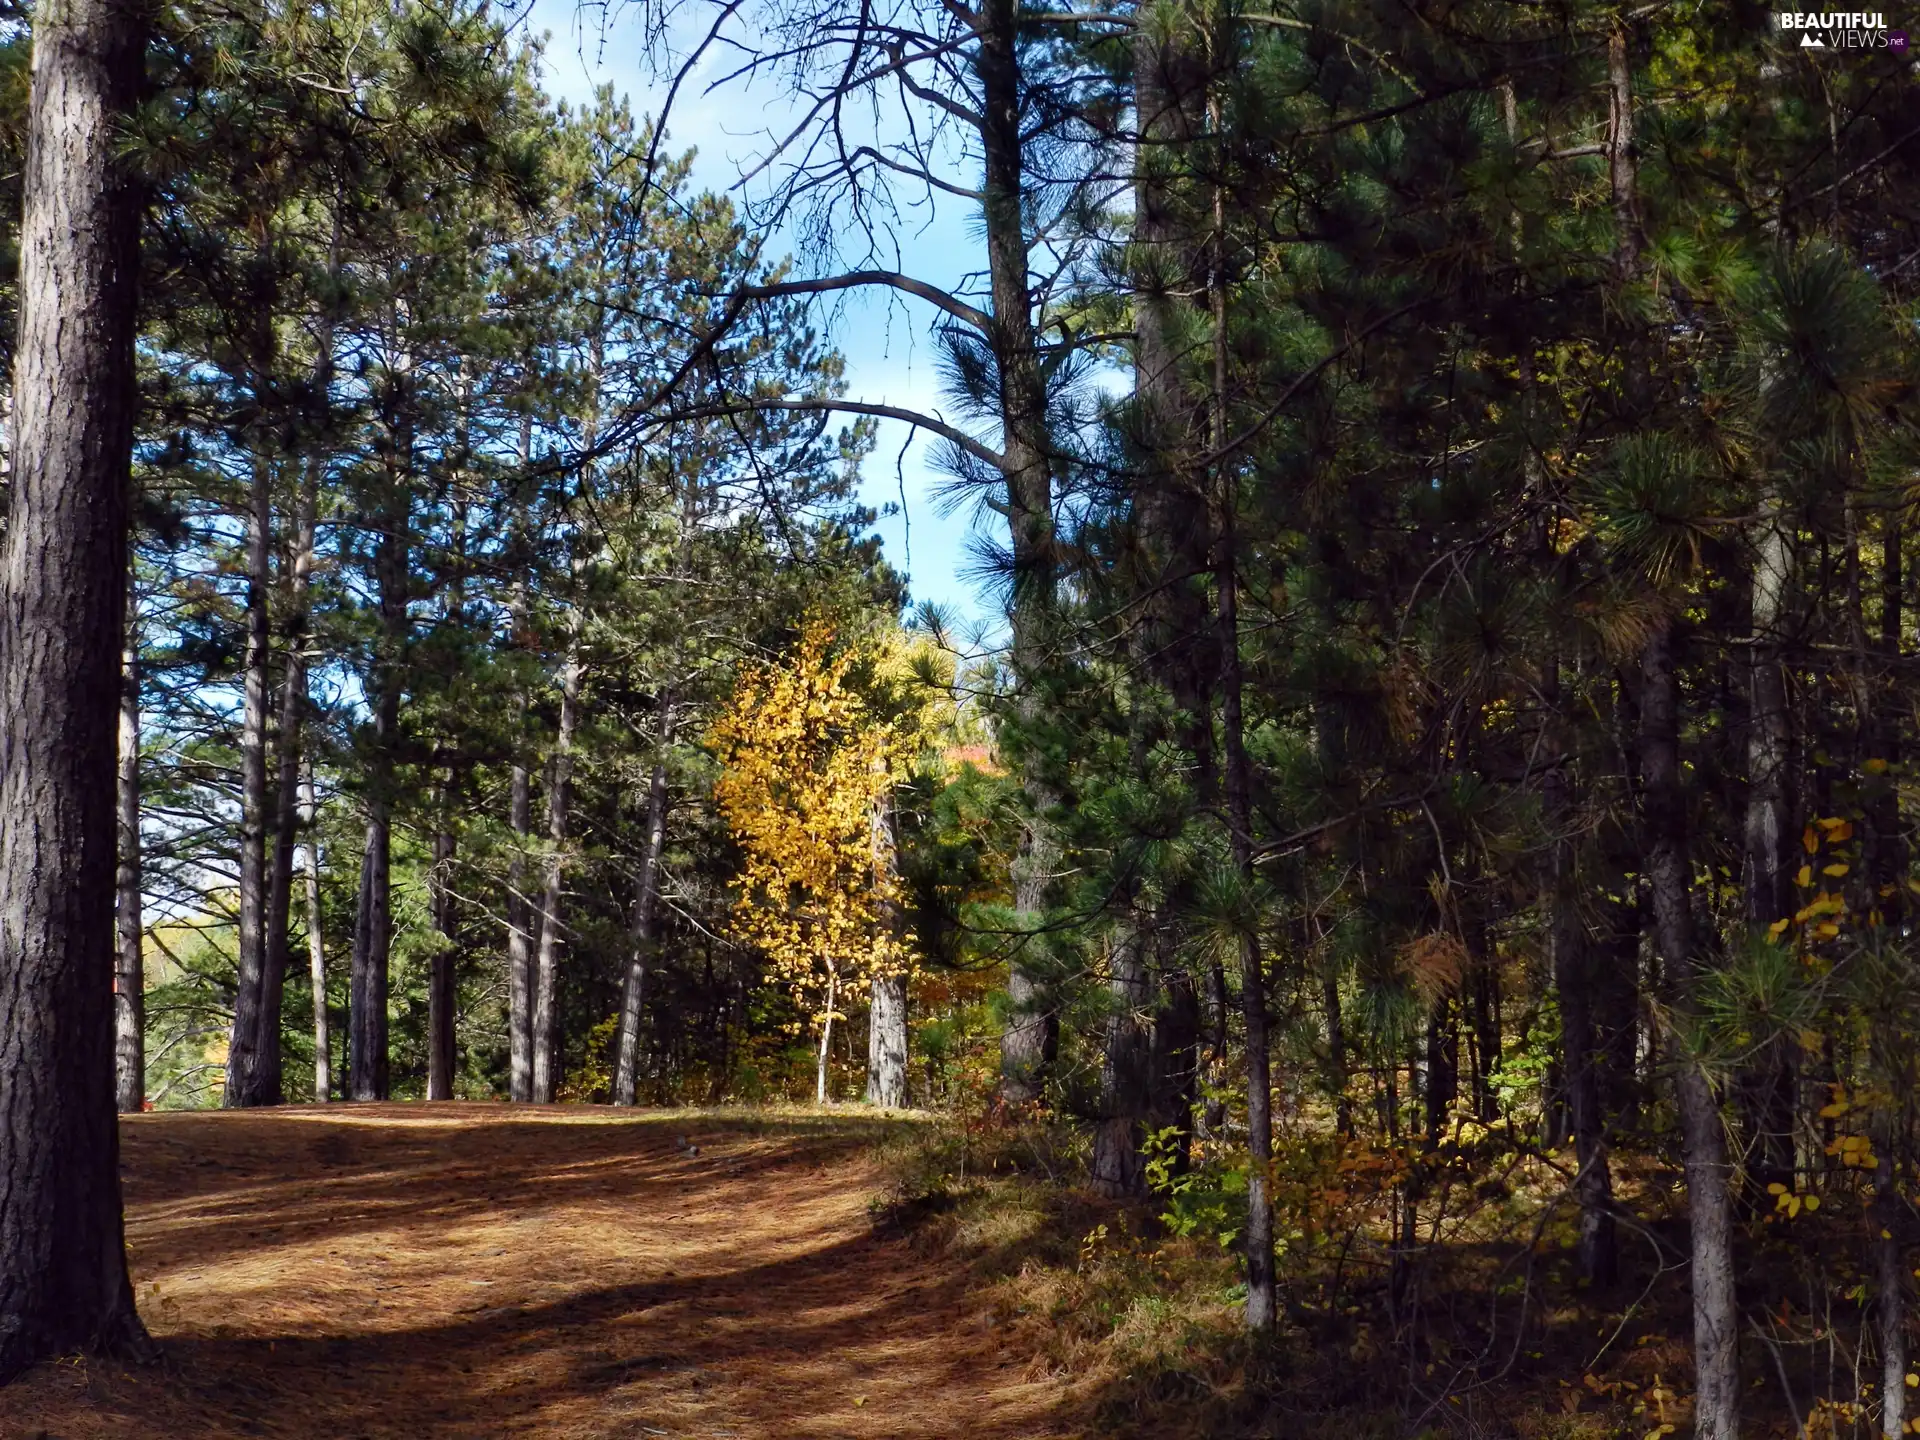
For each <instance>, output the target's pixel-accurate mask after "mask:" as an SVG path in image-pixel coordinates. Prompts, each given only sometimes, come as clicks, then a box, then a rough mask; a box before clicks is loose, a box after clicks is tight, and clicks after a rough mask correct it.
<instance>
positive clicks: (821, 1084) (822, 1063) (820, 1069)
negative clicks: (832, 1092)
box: [813, 961, 840, 1105]
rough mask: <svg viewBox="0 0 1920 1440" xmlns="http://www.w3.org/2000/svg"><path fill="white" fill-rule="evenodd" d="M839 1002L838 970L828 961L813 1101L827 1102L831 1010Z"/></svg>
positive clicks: (831, 1029) (820, 1103) (815, 1065)
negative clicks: (825, 1006)
mask: <svg viewBox="0 0 1920 1440" xmlns="http://www.w3.org/2000/svg"><path fill="white" fill-rule="evenodd" d="M839 1003H840V971H839V969H838V968H837V967H836V966H835V965H834V964H833V963H832V962H831V961H829V962H828V964H827V1009H826V1013H825V1014H824V1015H822V1016H821V1017H820V1049H819V1051H818V1052H817V1053H816V1055H815V1057H814V1058H815V1064H814V1072H813V1103H814V1104H816V1105H824V1104H826V1103H827V1056H828V1054H829V1052H830V1051H831V1048H832V1045H833V1012H834V1008H835V1007H836V1006H837V1005H838V1004H839Z"/></svg>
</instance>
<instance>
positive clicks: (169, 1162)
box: [0, 1105, 1080, 1440]
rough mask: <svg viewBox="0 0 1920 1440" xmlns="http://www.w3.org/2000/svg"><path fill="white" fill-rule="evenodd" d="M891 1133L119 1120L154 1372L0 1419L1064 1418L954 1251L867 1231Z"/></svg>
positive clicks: (804, 1438) (139, 1428)
mask: <svg viewBox="0 0 1920 1440" xmlns="http://www.w3.org/2000/svg"><path fill="white" fill-rule="evenodd" d="M884 1124H885V1122H881V1121H878V1120H874V1119H869V1118H865V1117H858V1116H847V1115H840V1114H834V1115H820V1114H814V1113H809V1112H805V1111H786V1112H767V1113H765V1114H741V1113H739V1112H732V1113H726V1112H685V1111H681V1112H668V1113H642V1114H639V1115H633V1116H619V1117H615V1116H610V1115H609V1114H608V1113H607V1112H605V1111H590V1110H586V1109H584V1108H583V1109H569V1108H557V1109H550V1110H538V1111H535V1110H526V1109H517V1110H514V1111H508V1110H506V1109H504V1108H501V1107H494V1106H478V1105H409V1106H404V1107H402V1106H355V1107H351V1108H348V1107H329V1108H324V1109H323V1108H317V1107H316V1108H306V1109H289V1110H283V1111H277V1112H272V1113H263V1112H254V1113H232V1114H181V1115H147V1116H139V1117H135V1118H132V1119H130V1120H129V1121H128V1122H127V1124H126V1125H125V1127H124V1130H123V1135H124V1148H125V1161H126V1174H127V1191H128V1241H129V1248H130V1253H131V1257H132V1269H133V1274H134V1279H135V1283H136V1286H137V1288H138V1290H139V1294H140V1302H141V1309H142V1312H143V1313H144V1314H145V1316H146V1318H147V1322H148V1324H149V1326H150V1327H151V1329H152V1330H153V1332H154V1334H155V1335H156V1336H157V1337H158V1338H159V1339H160V1340H161V1341H162V1342H163V1346H164V1350H165V1355H166V1359H165V1361H164V1363H163V1364H162V1365H161V1366H159V1367H157V1368H153V1369H145V1370H135V1371H126V1370H122V1369H119V1368H117V1367H113V1366H106V1365H101V1364H98V1363H87V1362H83V1361H78V1360H75V1361H70V1362H67V1363H63V1364H59V1365H52V1366H45V1367H42V1368H41V1369H40V1370H39V1371H36V1372H34V1373H33V1374H31V1375H29V1376H28V1377H26V1378H25V1379H24V1380H22V1381H20V1382H19V1383H17V1384H15V1385H14V1386H12V1387H9V1388H8V1389H7V1390H6V1391H4V1392H0V1436H5V1437H14V1436H22V1437H24V1436H31V1435H34V1434H36V1433H39V1432H44V1433H45V1434H47V1435H48V1436H52V1437H60V1440H91V1437H115V1440H123V1437H124V1440H132V1437H154V1440H160V1437H166V1440H174V1437H189V1436H191V1437H199V1436H206V1437H224V1436H283V1437H323V1436H324V1437H328V1440H334V1437H356V1440H357V1437H368V1440H371V1437H386V1436H393V1437H406V1440H426V1437H434V1440H438V1437H461V1440H465V1437H474V1440H478V1437H495V1436H520V1435H537V1436H554V1437H575V1436H578V1437H587V1436H593V1437H601V1436H621V1437H628V1436H631V1437H641V1436H660V1435H666V1436H676V1437H679V1436H685V1437H694V1436H732V1437H741V1440H758V1437H765V1440H774V1437H780V1440H785V1437H793V1440H810V1437H821V1440H825V1437H854V1440H866V1437H873V1440H878V1437H898V1440H909V1437H926V1440H935V1437H962V1436H965V1437H1005V1440H1041V1437H1052V1436H1067V1435H1072V1434H1077V1433H1080V1431H1079V1427H1078V1426H1077V1425H1076V1424H1075V1422H1074V1418H1073V1417H1074V1415H1075V1414H1076V1412H1077V1406H1076V1403H1075V1401H1074V1398H1073V1396H1072V1395H1071V1393H1070V1391H1069V1388H1068V1386H1067V1385H1066V1384H1065V1382H1064V1381H1063V1380H1062V1379H1060V1378H1058V1376H1057V1374H1056V1371H1055V1367H1054V1366H1051V1365H1047V1364H1041V1365H1038V1366H1035V1365H1033V1364H1031V1363H1030V1357H1031V1356H1032V1354H1033V1349H1032V1347H1031V1345H1030V1344H1028V1343H1026V1340H1025V1339H1024V1338H1023V1337H1021V1336H1017V1335H1012V1334H1010V1333H1009V1331H1010V1328H1011V1327H1008V1326H1005V1325H1001V1324H998V1323H994V1316H993V1313H992V1307H991V1306H990V1305H987V1304H984V1303H983V1302H982V1300H981V1299H980V1298H979V1297H978V1296H977V1295H976V1294H975V1293H974V1292H973V1290H972V1289H971V1277H970V1276H969V1274H968V1272H967V1270H966V1268H965V1267H964V1266H963V1265H962V1264H960V1263H959V1262H957V1261H953V1262H946V1261H943V1260H942V1259H941V1258H940V1257H939V1256H938V1255H937V1254H930V1253H929V1252H928V1250H927V1248H926V1247H925V1246H918V1247H916V1246H915V1245H914V1244H913V1242H912V1239H911V1237H910V1236H907V1235H904V1234H902V1233H900V1232H899V1231H898V1230H897V1229H894V1228H882V1229H876V1228H875V1227H874V1225H873V1223H872V1221H871V1220H870V1218H869V1210H868V1198H869V1196H870V1195H871V1193H872V1192H873V1190H874V1187H875V1186H876V1184H878V1183H879V1178H880V1177H879V1176H878V1174H877V1172H876V1170H875V1168H874V1163H873V1161H872V1160H871V1158H870V1155H869V1151H870V1145H871V1142H872V1141H873V1140H874V1139H875V1137H876V1136H877V1135H878V1134H879V1133H880V1131H881V1129H882V1127H883V1126H884ZM683 1141H685V1142H689V1143H690V1144H691V1146H693V1147H696V1148H697V1154H696V1153H694V1150H693V1149H688V1148H685V1147H684V1146H683V1144H682V1142H683Z"/></svg>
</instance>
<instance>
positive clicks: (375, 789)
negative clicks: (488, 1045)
mask: <svg viewBox="0 0 1920 1440" xmlns="http://www.w3.org/2000/svg"><path fill="white" fill-rule="evenodd" d="M395 428H396V429H397V428H398V427H395ZM410 449H411V446H410V445H406V446H404V447H403V448H402V451H401V453H403V454H404V453H405V452H406V451H408V450H410ZM405 468H406V467H405V466H404V465H403V464H400V463H398V461H397V460H396V463H395V464H394V466H393V467H392V468H391V469H390V471H389V474H388V475H387V477H386V480H387V496H386V505H385V508H384V512H383V515H382V522H383V523H382V533H381V536H380V542H379V546H378V549H377V551H376V553H375V556H374V572H375V583H376V585H377V587H378V591H379V594H378V604H379V610H380V631H379V635H378V637H377V639H376V640H375V642H374V643H375V653H374V660H373V667H372V673H371V675H370V676H369V677H368V685H367V689H368V692H369V693H368V701H369V704H370V706H371V708H372V711H373V734H372V737H371V744H370V746H369V751H370V753H369V755H368V759H367V799H366V806H367V827H366V839H365V843H364V847H363V849H362V852H361V859H360V892H359V900H358V904H357V908H356V912H355V916H354V927H353V958H352V973H351V976H350V987H351V997H352V998H351V1001H350V1005H349V1009H348V1015H347V1051H348V1054H347V1087H348V1092H347V1093H348V1095H349V1096H350V1097H351V1098H352V1099H355V1100H384V1099H386V1098H387V1089H388V1054H387V991H388V984H389V973H388V972H389V966H390V962H391V959H392V953H393V869H392V866H393V789H394V780H395V775H394V769H395V755H394V750H395V747H396V745H397V744H398V743H399V735H400V686H401V676H400V667H401V660H402V653H401V652H402V650H403V649H404V647H405V643H406V626H407V583H408V574H407V566H408V549H409V546H408V540H407V531H408V526H409V524H410V517H409V513H408V510H409V502H408V499H407V496H406V493H405V491H404V489H403V488H402V487H403V485H404V475H405Z"/></svg>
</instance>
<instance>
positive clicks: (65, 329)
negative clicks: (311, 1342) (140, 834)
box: [0, 0, 150, 1381]
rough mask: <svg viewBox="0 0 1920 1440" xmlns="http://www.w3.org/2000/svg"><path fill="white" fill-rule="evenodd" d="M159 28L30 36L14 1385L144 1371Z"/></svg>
mask: <svg viewBox="0 0 1920 1440" xmlns="http://www.w3.org/2000/svg"><path fill="white" fill-rule="evenodd" d="M145 37H146V14H145V11H144V10H143V9H142V8H140V7H138V6H136V5H134V4H129V3H120V0H66V3H63V4H56V5H50V6H47V7H44V8H42V9H41V10H40V11H39V12H38V13H37V14H36V15H35V17H34V27H33V62H32V66H33V70H32V89H31V99H30V101H29V108H28V122H27V161H26V172H25V201H24V212H23V215H22V219H21V227H20V257H21V259H20V281H19V294H20V315H19V321H18V327H17V334H18V345H17V350H16V358H15V362H14V392H15V421H16V431H15V438H14V446H13V455H12V466H13V484H12V493H11V495H10V496H9V499H8V514H7V526H6V530H5V532H4V536H0V917H4V919H0V1077H4V1083H0V1381H4V1380H6V1379H9V1378H11V1377H12V1376H13V1375H14V1374H16V1373H17V1372H18V1371H20V1370H21V1369H22V1368H24V1367H25V1366H28V1365H31V1364H33V1363H34V1362H35V1361H37V1360H41V1359H45V1358H47V1357H50V1356H55V1355H60V1354H64V1353H66V1352H68V1351H71V1350H75V1349H87V1350H122V1351H129V1352H136V1353H146V1352H147V1350H148V1349H149V1348H150V1347H149V1342H148V1341H147V1338H146V1332H145V1331H144V1330H143V1329H142V1328H141V1325H140V1320H139V1317H138V1315H137V1314H136V1313H135V1311H134V1305H133V1290H132V1287H131V1286H130V1285H129V1284H128V1281H127V1264H126V1254H125V1247H124V1243H123V1239H122V1230H121V1210H120V1166H119V1127H118V1124H117V1121H116V1118H115V1115H114V1081H113V1074H114V1072H113V1038H114V1024H113V987H112V985H111V983H110V977H111V976H112V974H113V971H114V927H113V912H112V908H111V906H109V905H107V904H105V903H103V897H105V896H108V895H111V894H112V893H113V885H114V869H115V848H116V847H115V831H116V828H117V825H116V815H115V803H114V802H115V788H116V769H117V767H116V765H115V754H114V752H115V742H116V738H117V737H116V735H115V730H116V717H117V715H118V713H119V708H120V707H119V693H120V664H119V656H120V653H121V649H122V644H123V635H124V633H125V632H124V623H125V613H126V589H127V587H126V574H127V538H128V537H127V511H128V505H127V489H128V468H129V463H130V460H129V457H130V454H131V447H132V442H133V416H134V404H135V391H134V360H133V335H134V323H135V293H134V285H135V276H136V272H137V264H136V254H135V245H136V235H137V231H138V226H139V216H140V208H139V207H140V198H139V192H138V190H137V188H136V187H135V185H134V183H133V181H132V179H131V178H130V177H129V176H128V175H126V174H125V173H124V172H123V170H122V168H121V167H120V165H119V164H117V163H116V159H115V151H116V148H117V146H118V143H119V140H118V126H119V123H120V120H121V118H122V117H123V116H125V115H127V114H129V113H131V111H132V110H133V108H134V105H135V104H136V102H137V100H138V97H139V89H140V85H141V80H142V76H143V73H144V60H145Z"/></svg>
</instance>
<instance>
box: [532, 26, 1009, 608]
mask: <svg viewBox="0 0 1920 1440" xmlns="http://www.w3.org/2000/svg"><path fill="white" fill-rule="evenodd" d="M621 10H622V6H621V5H620V3H619V0H614V3H613V4H612V5H611V6H609V7H607V8H605V9H603V8H601V7H600V6H597V5H581V4H578V3H577V0H533V5H532V9H531V11H530V13H529V15H528V17H527V19H526V20H525V21H524V22H523V23H524V25H525V26H526V29H527V31H528V32H529V33H531V34H535V35H537V34H540V33H541V32H543V31H544V32H546V33H548V35H549V36H550V39H549V40H548V42H547V48H546V63H545V75H544V84H545V88H546V90H547V92H548V93H549V94H551V95H553V96H554V97H556V98H558V99H565V100H571V101H574V102H576V103H579V102H584V101H586V100H587V99H589V98H590V97H591V96H592V93H593V91H594V89H595V87H596V86H598V85H602V84H610V85H612V86H613V88H614V90H615V91H616V93H621V94H625V95H626V96H627V97H628V99H629V101H630V103H631V104H632V106H633V109H634V111H635V112H636V114H642V115H652V114H655V113H657V112H658V110H659V108H660V102H661V99H662V98H663V97H664V94H665V87H664V86H656V85H655V84H654V83H653V82H652V78H651V75H650V72H649V69H648V66H647V64H646V61H645V58H644V56H643V54H642V49H641V43H642V37H641V34H640V22H639V18H638V16H637V15H634V14H622V13H621ZM788 109H789V106H788V104H787V102H786V98H785V97H784V96H782V95H780V94H777V93H755V92H746V91H743V90H741V89H740V88H737V87H735V88H730V89H729V90H728V91H727V92H725V93H716V94H712V95H709V94H706V93H705V87H704V85H701V84H699V83H697V80H696V83H688V84H683V85H682V87H681V90H680V92H679V95H678V96H677V97H676V99H675V102H674V112H673V115H672V116H671V117H670V118H669V122H668V139H669V141H670V143H671V147H672V148H673V150H675V151H676V152H679V151H685V150H687V149H695V150H697V151H698V158H697V160H696V162H695V165H694V172H693V179H694V183H695V184H696V185H698V186H701V187H703V188H706V189H711V190H715V191H722V192H725V191H729V190H732V189H733V188H734V187H735V186H736V184H737V183H738V182H739V179H740V174H741V171H742V169H743V168H744V167H745V166H747V165H750V163H751V162H752V160H753V159H754V158H756V157H757V156H758V155H759V154H761V153H762V152H763V151H764V150H765V148H766V146H767V143H768V137H769V135H770V133H772V131H773V130H774V129H775V128H776V127H778V126H780V125H781V123H782V121H783V119H784V118H785V115H786V113H787V111H788ZM957 208H958V207H956V206H954V205H952V204H948V205H947V206H945V207H944V209H942V208H937V207H936V208H928V209H923V210H921V211H919V212H910V213H909V218H908V220H907V223H906V224H905V225H903V226H902V227H901V228H900V230H899V232H898V233H897V235H896V237H895V239H896V243H897V244H898V247H899V250H900V255H901V262H900V263H901V266H902V268H904V269H906V270H908V271H909V272H910V273H912V274H914V275H915V276H918V277H920V278H922V279H926V280H929V281H932V282H934V283H936V284H945V285H952V284H955V283H956V282H957V281H958V280H959V279H960V277H961V276H963V275H964V274H966V273H967V272H968V271H969V270H971V269H972V268H973V267H974V265H975V263H976V262H975V260H974V254H975V248H974V244H973V237H972V230H971V226H970V225H969V223H968V217H967V216H966V215H964V214H961V213H956V210H957ZM931 318H932V312H931V310H929V309H928V308H926V307H925V306H922V305H920V304H918V303H917V302H902V301H900V300H898V299H883V298H881V297H879V296H877V295H872V294H866V293H853V294H850V295H848V296H847V297H845V298H844V299H842V300H841V301H840V303H838V304H836V305H835V306H833V307H832V308H831V309H825V310H823V311H822V313H821V321H822V325H823V328H824V329H825V330H826V331H827V333H828V334H829V335H830V336H831V338H832V340H833V342H834V344H835V345H836V346H837V347H838V348H839V350H840V351H841V353H842V354H843V355H844V356H845V357H846V362H847V377H846V378H847V393H848V396H849V398H852V399H860V400H868V401H875V402H879V403H884V404H890V405H900V406H907V407H910V408H913V409H916V410H920V411H935V412H937V411H940V410H941V409H942V408H943V407H942V405H941V400H940V386H939V376H938V373H937V367H936V365H935V363H934V361H935V357H934V352H933V349H932V347H931V345H930V343H929V340H928V335H929V327H930V321H931ZM996 439H997V437H996ZM928 449H929V447H928V444H927V441H926V438H925V437H924V435H913V434H911V433H910V431H909V428H908V427H907V426H906V425H904V424H902V423H900V422H896V421H891V420H888V421H882V422H881V427H880V438H879V445H878V447H877V448H876V449H875V451H874V453H873V455H872V456H871V458H870V459H869V460H868V461H867V465H866V472H865V486H864V494H865V498H866V500H867V501H868V503H870V504H872V505H873V506H874V507H875V508H876V509H878V508H880V507H881V506H884V505H886V504H889V503H891V504H894V505H901V501H902V497H903V493H904V500H905V504H904V506H903V507H902V511H903V513H902V514H900V515H895V516H889V517H887V518H885V519H883V520H881V522H880V523H879V525H878V526H877V527H876V528H877V529H878V530H879V532H880V534H881V537H882V539H883V540H884V542H885V545H886V550H887V554H888V557H889V558H890V560H891V561H892V563H893V564H894V565H895V566H896V567H898V568H899V569H902V570H905V571H907V572H908V573H909V575H910V577H911V582H912V594H913V598H914V599H915V601H916V602H917V601H923V600H931V601H934V602H935V603H937V604H939V605H940V606H941V607H942V608H943V609H946V610H948V611H950V612H952V613H953V614H954V615H955V616H956V618H958V619H960V620H963V621H965V620H979V621H987V622H992V621H993V620H995V619H997V616H996V615H995V614H994V611H995V605H994V602H993V601H992V599H991V598H990V597H988V596H985V595H983V594H982V593H981V591H980V588H979V587H978V586H977V585H976V584H975V583H973V582H972V581H970V580H969V578H968V573H969V572H970V570H971V569H972V568H973V565H974V560H973V555H972V551H971V549H970V547H969V525H968V516H967V515H966V514H964V513H962V514H957V515H952V516H944V515H942V514H941V507H940V505H939V504H938V502H937V499H936V496H937V493H938V491H939V489H940V487H941V484H942V480H943V477H942V476H941V475H940V473H939V472H937V471H936V470H935V469H933V468H932V466H931V465H930V464H929V460H928Z"/></svg>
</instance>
